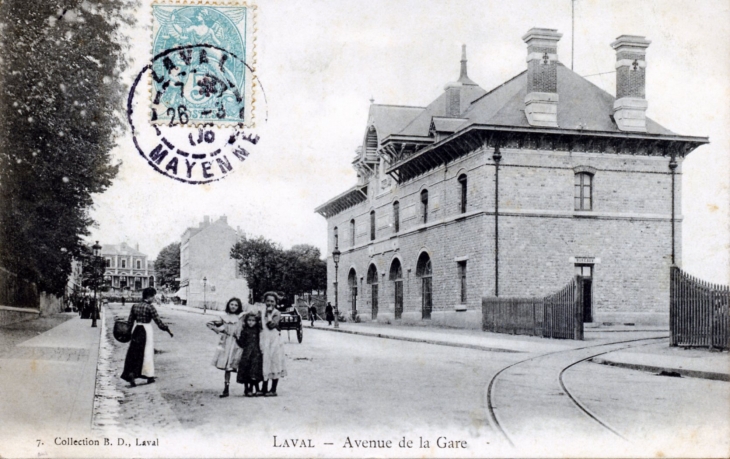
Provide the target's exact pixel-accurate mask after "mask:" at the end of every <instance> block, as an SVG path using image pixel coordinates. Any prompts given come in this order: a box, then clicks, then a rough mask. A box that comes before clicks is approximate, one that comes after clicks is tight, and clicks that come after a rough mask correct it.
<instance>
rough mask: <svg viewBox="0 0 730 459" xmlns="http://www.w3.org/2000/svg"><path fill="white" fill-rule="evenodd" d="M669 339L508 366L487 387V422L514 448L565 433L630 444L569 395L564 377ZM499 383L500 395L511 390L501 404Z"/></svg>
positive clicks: (542, 357)
mask: <svg viewBox="0 0 730 459" xmlns="http://www.w3.org/2000/svg"><path fill="white" fill-rule="evenodd" d="M667 338H668V337H667V336H658V337H648V338H638V339H630V340H622V341H614V342H610V343H602V344H597V345H592V346H584V347H580V348H575V349H569V350H560V351H555V352H549V353H545V354H540V355H536V356H533V357H530V358H527V359H524V360H520V361H518V362H515V363H513V364H511V365H508V366H506V367H504V368H502V369H501V370H500V371H498V372H497V373H496V374H494V376H493V377H492V378H491V380H490V381H489V384H488V385H487V390H486V405H487V411H488V413H487V414H488V418H489V421H490V423H491V424H492V426H493V428H494V429H495V430H496V431H497V432H499V435H501V436H502V437H503V438H504V439H505V440H506V441H507V442H508V443H509V444H510V445H511V446H513V447H519V446H520V444H521V443H522V442H528V441H531V440H532V439H531V438H530V437H532V436H533V435H534V436H535V437H539V435H540V433H543V434H550V435H553V434H555V432H559V431H560V430H561V429H562V430H564V431H576V429H580V430H582V431H585V432H588V431H591V432H592V433H594V434H598V435H600V434H607V435H608V436H609V437H612V438H613V440H614V441H615V440H616V439H620V440H622V441H624V442H628V441H629V439H627V438H626V437H625V436H624V435H623V434H622V433H621V432H620V431H619V430H618V429H616V428H615V427H614V426H611V425H610V424H609V423H608V422H606V421H605V420H604V419H601V417H600V416H599V415H598V414H596V413H594V412H593V411H591V410H590V409H588V407H587V406H586V405H585V404H584V403H582V402H581V401H580V400H579V399H578V397H577V396H576V395H574V394H573V393H572V392H571V390H570V388H569V387H568V386H567V385H566V383H565V381H564V378H563V376H564V374H565V372H566V371H568V370H569V369H570V368H572V367H574V366H576V365H578V364H580V363H582V362H585V361H588V360H590V359H592V358H594V357H597V356H600V355H604V354H608V353H611V352H615V351H620V350H623V349H628V348H631V347H640V346H646V345H650V344H653V343H655V342H657V340H661V339H667ZM596 351H598V352H596ZM520 370H523V371H525V370H526V373H519V372H518V371H520ZM521 377H522V378H521ZM498 383H500V385H499V387H502V386H504V387H505V388H504V389H501V390H502V391H504V390H507V388H509V389H510V391H509V393H508V394H503V396H502V397H501V398H500V397H499V395H498V393H497V392H498ZM556 383H557V384H556ZM504 395H509V397H505V396H504ZM531 410H533V411H534V412H535V413H534V416H530V419H529V420H528V421H525V416H526V415H527V414H528V413H529V414H531V413H530V411H531ZM523 421H524V422H523ZM561 421H564V424H565V425H562V426H561V425H560V424H561ZM522 424H525V425H522ZM550 429H553V430H552V431H551V430H550Z"/></svg>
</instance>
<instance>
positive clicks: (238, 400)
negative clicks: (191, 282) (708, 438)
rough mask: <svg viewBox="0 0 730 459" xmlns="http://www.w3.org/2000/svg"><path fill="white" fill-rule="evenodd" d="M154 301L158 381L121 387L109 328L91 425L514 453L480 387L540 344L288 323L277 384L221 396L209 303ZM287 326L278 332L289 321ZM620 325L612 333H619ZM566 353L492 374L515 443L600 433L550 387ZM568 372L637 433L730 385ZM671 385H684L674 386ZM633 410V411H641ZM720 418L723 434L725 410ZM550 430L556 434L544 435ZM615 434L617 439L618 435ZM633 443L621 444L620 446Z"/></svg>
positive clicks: (257, 445) (612, 419) (600, 406)
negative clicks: (437, 341)
mask: <svg viewBox="0 0 730 459" xmlns="http://www.w3.org/2000/svg"><path fill="white" fill-rule="evenodd" d="M128 310H129V307H126V308H123V309H122V308H121V306H119V305H112V306H111V307H110V308H109V309H108V311H107V324H108V325H111V323H112V319H113V316H114V315H115V314H116V315H126V313H127V311H128ZM160 312H161V315H162V317H163V319H164V320H166V321H167V322H168V323H169V324H170V326H171V328H172V330H173V331H174V333H175V338H173V339H171V338H170V337H169V336H167V335H166V334H163V333H157V334H156V335H155V338H156V342H155V344H156V349H157V351H156V367H157V373H158V377H159V378H158V380H157V383H155V384H151V385H143V386H138V387H136V388H129V387H127V384H126V383H124V382H123V381H121V380H120V379H118V378H117V376H118V375H119V374H120V373H121V367H122V365H123V359H124V352H125V351H126V345H121V344H119V343H117V342H115V341H113V340H111V339H110V336H109V335H110V328H109V329H107V335H108V336H107V339H108V341H107V344H108V345H109V349H108V355H107V356H106V360H107V361H108V362H107V364H108V365H107V366H106V367H104V368H105V369H104V370H100V373H101V374H100V382H101V384H100V390H102V392H104V391H105V393H106V394H107V395H106V396H107V397H108V398H109V400H108V401H111V403H109V404H108V406H109V407H110V408H109V411H106V413H107V416H106V418H105V419H104V425H103V426H98V428H99V429H100V430H99V432H101V433H104V432H107V433H109V432H113V433H115V434H116V433H118V432H126V433H127V434H128V435H130V436H137V437H139V436H143V435H147V436H150V435H153V436H154V435H157V436H163V437H165V436H166V437H165V438H174V439H175V441H176V443H177V444H176V445H175V446H177V447H180V448H183V445H185V444H188V445H190V444H197V445H201V444H203V443H204V444H207V445H211V444H214V445H216V448H217V449H215V451H210V450H200V451H198V450H196V451H195V452H196V453H197V454H202V453H204V452H206V451H207V453H208V454H213V455H221V454H230V455H249V456H250V455H254V456H255V455H260V454H265V455H280V456H281V455H285V454H287V455H289V454H292V453H296V454H297V455H300V456H311V455H320V454H324V455H333V456H334V455H337V456H342V455H349V454H358V455H363V454H373V453H369V452H368V451H365V450H364V449H359V450H358V449H357V448H355V449H354V451H353V452H351V451H350V449H349V448H347V447H346V446H347V443H346V442H347V440H348V438H349V440H350V442H351V443H353V445H354V440H356V439H357V440H391V441H392V442H393V447H392V449H390V450H389V451H387V452H384V453H383V454H390V455H408V456H420V455H423V454H436V455H452V456H465V455H467V456H470V455H491V454H499V453H507V454H510V451H511V452H512V454H514V450H512V449H511V447H510V446H509V445H508V444H507V442H506V440H505V439H504V437H503V436H502V435H501V434H500V433H499V431H498V430H497V429H495V428H494V427H492V426H491V425H490V420H489V414H488V410H487V400H486V399H487V397H486V394H487V387H488V384H489V382H490V381H491V379H492V378H493V377H494V376H495V374H497V372H499V371H500V370H501V369H503V368H504V367H506V366H509V365H512V364H514V363H517V362H519V361H520V360H524V359H526V358H529V357H535V356H536V354H530V353H505V352H485V351H481V350H474V349H462V348H454V347H445V346H438V345H432V344H425V343H412V342H404V341H396V340H388V339H379V338H373V337H366V336H357V335H349V334H341V333H332V332H328V331H324V330H311V329H308V328H305V333H304V342H303V343H302V344H298V343H297V342H296V337H295V336H294V334H292V340H291V342H286V345H285V350H286V354H287V363H288V370H289V375H288V377H287V378H285V379H283V380H282V381H281V384H280V387H279V396H278V397H276V398H265V399H264V398H244V397H242V396H241V395H242V392H243V390H242V389H243V388H242V386H238V385H234V386H233V388H232V389H233V391H232V392H233V394H232V396H231V397H229V398H227V399H220V398H218V394H219V393H220V392H221V390H222V388H223V373H222V372H221V371H219V370H217V369H215V368H214V367H213V366H212V365H211V362H210V361H211V359H212V355H213V352H214V349H215V345H216V342H217V337H216V335H214V334H213V333H212V332H210V331H209V330H208V329H206V328H205V323H206V322H207V321H208V320H210V319H211V317H210V316H209V315H206V316H204V315H200V314H191V313H187V312H180V311H173V310H170V309H169V308H166V307H164V306H163V307H161V308H160ZM282 333H283V335H284V339H285V340H286V332H282ZM622 338H623V339H625V337H623V336H618V335H617V336H615V338H614V339H616V340H621V339H622ZM103 346H104V345H102V347H103ZM571 352H573V353H575V352H579V351H571ZM103 356H104V351H103V350H102V357H103ZM561 356H562V357H561ZM574 358H575V355H571V356H567V357H566V355H565V354H555V355H554V356H553V357H548V358H546V359H535V360H534V361H533V362H532V363H531V364H530V365H529V366H521V365H518V366H515V367H513V368H514V371H511V372H509V374H506V373H507V372H505V376H508V377H506V378H505V379H503V380H500V381H499V382H498V383H497V385H496V389H495V391H496V392H495V393H496V400H497V401H498V403H497V405H498V407H497V408H498V409H499V410H500V411H499V413H500V416H501V419H500V420H501V421H502V422H503V423H504V425H505V427H506V428H507V429H508V430H509V431H510V432H513V433H516V434H517V435H516V438H517V439H518V440H519V444H518V445H517V447H518V448H519V449H518V451H535V452H540V451H542V453H543V454H544V453H546V452H547V451H548V449H550V448H553V449H554V448H556V447H564V448H563V451H576V450H580V448H578V447H576V448H571V447H568V446H567V445H570V444H577V445H585V444H587V443H591V441H592V440H593V439H600V438H606V437H605V435H606V433H605V432H604V431H603V429H602V428H600V426H595V427H594V426H593V425H592V424H591V422H590V420H587V419H586V418H585V415H584V414H583V413H582V412H580V411H579V410H578V409H576V408H575V407H572V406H569V405H566V404H565V400H563V399H565V396H564V395H560V394H559V391H560V390H559V385H558V384H557V373H556V371H558V370H561V369H562V368H563V367H564V366H565V365H564V364H565V363H566V362H568V361H570V360H571V359H574ZM100 368H101V367H100ZM564 379H565V383H566V385H567V386H568V387H569V388H570V389H571V391H574V392H575V393H576V394H577V396H578V397H579V398H585V400H586V403H587V404H588V406H589V407H590V408H591V410H595V412H597V413H598V414H599V415H600V416H605V417H606V418H607V420H608V421H609V423H610V424H612V425H614V426H615V427H617V428H618V429H619V430H621V429H623V430H621V431H622V432H624V433H625V434H626V435H627V436H628V437H631V438H632V439H642V438H645V437H646V434H650V433H651V432H653V430H652V429H650V430H649V431H648V432H645V433H644V434H642V435H643V436H642V435H638V436H637V435H636V429H637V426H638V427H639V428H641V427H644V428H646V426H655V425H656V426H661V429H664V430H662V431H663V432H668V431H671V430H672V429H678V428H682V427H683V426H685V421H686V419H684V418H683V417H681V416H675V417H674V418H673V419H672V418H671V417H668V416H667V413H671V412H672V411H673V412H675V413H677V412H682V411H683V410H686V413H688V414H689V415H690V416H691V417H692V418H693V419H695V418H696V414H697V413H699V412H700V411H702V410H703V409H710V410H711V409H712V408H711V407H707V406H705V405H706V403H705V405H701V406H704V408H698V406H697V405H695V403H698V400H701V402H707V401H708V400H720V401H721V402H722V403H725V402H726V401H727V395H728V387H729V386H727V383H721V382H715V381H703V380H692V379H690V378H681V379H680V378H663V377H657V376H653V375H647V374H644V373H640V372H635V371H630V370H622V369H617V368H611V367H606V366H601V365H597V364H593V363H583V364H579V365H577V366H575V367H573V368H571V369H570V370H568V371H566V374H565V378H564ZM647 381H651V382H652V383H653V384H651V385H650V384H649V383H648V382H647ZM708 383H714V384H708ZM556 387H558V389H556ZM678 391H679V392H683V393H684V394H685V395H686V396H682V397H676V396H675V395H674V394H676V393H677V392H678ZM546 394H547V395H548V397H547V398H546V397H544V396H545V395H546ZM649 395H652V396H649ZM117 400H118V401H117ZM510 406H511V408H512V409H510ZM716 406H717V407H718V408H722V407H723V406H724V405H721V404H720V405H716ZM111 407H113V408H111ZM726 412H727V411H725V413H726ZM109 413H112V414H111V415H110V414H109ZM637 413H641V416H640V417H639V418H637ZM719 418H720V416H715V417H714V418H712V421H713V422H716V421H717V420H718V419H719ZM699 422H700V425H699V427H700V428H702V427H703V426H702V425H701V420H700V421H699ZM718 422H719V421H718ZM546 426H549V428H547V429H546ZM576 426H578V427H576ZM715 428H716V432H719V433H720V434H724V435H725V436H726V437H727V432H729V430H728V429H727V425H726V423H725V424H722V423H721V422H720V423H719V424H716V425H715ZM698 432H699V431H698ZM545 433H547V434H550V435H553V437H552V438H550V437H549V436H544V435H542V434H545ZM556 433H557V436H555V434H556ZM706 433H707V432H706V429H705V430H703V431H702V432H699V434H701V435H700V436H702V437H704V436H705V434H706ZM275 435H276V436H277V440H278V444H279V445H281V444H282V441H283V440H282V439H286V438H297V439H301V438H305V439H311V440H312V443H313V444H314V446H315V449H311V450H309V449H303V450H299V449H297V450H296V451H294V450H291V449H279V448H276V447H275V446H274V445H275V442H274V436H275ZM403 437H406V440H412V441H413V442H414V443H413V448H412V449H398V448H397V447H396V446H397V443H398V442H399V440H401V439H402V438H403ZM419 437H423V439H424V440H428V441H429V446H430V449H429V450H426V449H417V446H418V443H419ZM438 437H445V438H446V439H447V441H449V440H459V441H466V442H467V445H468V447H467V449H466V450H461V449H449V448H445V449H441V448H438V447H437V446H436V444H435V442H436V439H437V438H438ZM232 438H237V439H239V440H234V441H232V440H231V439H232ZM698 438H699V437H698ZM178 439H179V440H180V441H179V442H178V441H177V440H178ZM610 442H613V444H614V445H615V444H617V443H616V441H615V439H611V440H610V441H609V443H610ZM328 443H331V445H330V444H328ZM441 444H444V443H443V439H442V443H441ZM452 445H453V444H452ZM634 446H635V445H634ZM634 446H632V444H629V446H628V448H629V450H631V448H632V447H634ZM546 448H548V449H546ZM180 451H181V452H184V453H187V454H190V453H191V451H190V450H180ZM427 451H429V452H427ZM657 451H660V450H657ZM673 452H674V451H664V454H673Z"/></svg>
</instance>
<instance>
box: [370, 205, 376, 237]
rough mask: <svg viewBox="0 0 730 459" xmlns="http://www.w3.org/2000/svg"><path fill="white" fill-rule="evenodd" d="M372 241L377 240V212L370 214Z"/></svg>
mask: <svg viewBox="0 0 730 459" xmlns="http://www.w3.org/2000/svg"><path fill="white" fill-rule="evenodd" d="M370 240H371V241H374V240H375V211H374V210H373V211H371V212H370Z"/></svg>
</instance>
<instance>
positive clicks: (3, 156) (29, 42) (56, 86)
mask: <svg viewBox="0 0 730 459" xmlns="http://www.w3.org/2000/svg"><path fill="white" fill-rule="evenodd" d="M130 6H131V4H130V1H129V0H84V1H81V0H31V1H28V0H5V1H3V2H1V3H0V49H1V50H2V52H1V53H0V56H1V57H0V260H1V261H2V265H3V266H4V267H5V268H7V269H9V270H11V271H13V272H15V273H16V274H18V275H19V276H21V277H23V278H25V279H27V280H30V281H33V282H36V283H37V284H38V286H39V288H40V289H41V290H45V291H47V292H49V293H55V294H60V293H61V292H63V290H64V287H65V285H66V280H67V278H68V275H69V274H70V272H71V259H72V258H73V257H77V258H78V257H80V256H81V255H82V250H83V249H82V246H83V241H82V237H84V236H87V235H88V234H89V230H88V228H89V227H90V226H91V225H92V224H93V223H94V222H93V221H92V219H91V218H90V217H89V209H90V207H91V206H92V204H93V194H95V193H102V192H104V191H105V190H106V189H107V188H108V187H109V186H110V185H111V183H112V179H114V177H115V176H116V174H117V171H118V168H119V165H118V164H112V158H111V156H110V152H111V150H112V148H114V146H115V145H116V143H115V142H116V138H117V137H118V135H119V134H120V133H121V132H122V131H123V129H124V123H123V118H122V114H123V108H124V96H125V88H124V86H123V85H122V83H121V79H120V73H121V71H122V70H123V69H124V65H125V63H124V59H123V54H122V52H123V47H122V45H121V43H122V42H123V41H124V40H125V38H124V37H123V36H122V35H121V34H120V28H121V26H122V25H123V24H125V23H126V24H131V23H132V20H133V19H132V16H130V15H128V14H127V11H131V10H132V9H131V8H130Z"/></svg>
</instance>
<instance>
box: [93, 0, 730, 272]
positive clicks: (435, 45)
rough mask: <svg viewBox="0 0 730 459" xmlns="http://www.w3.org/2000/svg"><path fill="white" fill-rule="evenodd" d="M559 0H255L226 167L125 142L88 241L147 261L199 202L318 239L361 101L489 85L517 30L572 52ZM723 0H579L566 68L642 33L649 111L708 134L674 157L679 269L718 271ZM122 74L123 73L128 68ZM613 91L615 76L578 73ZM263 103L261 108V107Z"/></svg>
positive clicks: (341, 181)
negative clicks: (462, 76) (163, 157)
mask: <svg viewBox="0 0 730 459" xmlns="http://www.w3.org/2000/svg"><path fill="white" fill-rule="evenodd" d="M144 1H145V3H146V5H145V6H144V7H143V8H141V9H140V10H139V13H138V14H139V24H140V25H139V26H138V27H137V30H135V31H133V33H134V37H135V42H134V43H133V48H132V49H131V50H130V54H131V55H134V56H143V57H142V58H138V60H137V62H135V63H134V64H133V65H132V69H134V70H135V73H136V72H137V71H138V70H139V69H140V68H141V67H142V66H143V65H144V64H145V63H146V62H145V60H144V59H147V58H148V57H149V56H150V47H151V21H152V20H151V17H150V16H151V14H150V12H151V9H150V8H149V3H148V1H149V0H144ZM570 4H571V2H570V0H513V1H510V2H503V1H498V0H474V1H468V0H461V1H448V2H447V1H441V0H439V1H426V0H412V1H410V0H409V1H404V0H387V1H381V0H368V1H366V2H365V1H362V0H348V1H344V0H337V1H291V0H287V1H284V0H271V1H269V0H260V1H259V2H258V5H259V8H258V34H257V40H258V41H257V51H258V62H257V68H256V71H257V74H258V77H259V78H260V80H261V82H262V83H263V86H264V89H265V91H266V98H267V101H268V106H267V108H268V121H267V122H266V123H260V124H259V126H257V129H256V132H257V133H258V134H259V135H260V136H261V140H260V142H259V144H258V145H257V146H256V147H255V148H254V149H253V153H252V155H251V156H250V157H249V159H248V160H247V161H246V162H245V163H244V164H238V165H236V169H235V171H234V173H232V174H231V175H229V176H228V177H227V178H225V179H224V180H222V181H220V182H214V183H213V184H210V185H205V186H200V185H189V184H182V183H178V182H176V181H174V180H171V179H169V178H167V177H164V176H162V175H160V174H158V173H157V172H155V171H153V170H152V169H151V168H149V166H148V165H147V163H146V161H144V160H143V159H142V158H141V157H140V156H139V154H138V153H137V151H136V150H135V149H134V146H133V145H132V142H131V137H129V136H128V137H126V138H124V139H122V140H121V141H120V145H121V146H120V148H119V150H118V151H117V152H116V155H117V157H118V158H119V159H120V160H121V161H122V162H123V166H122V168H121V172H120V174H119V176H118V178H117V179H116V181H115V183H114V185H113V186H112V187H111V188H110V189H109V190H108V191H107V192H106V193H104V194H103V195H100V196H97V197H96V205H95V209H94V211H93V212H92V216H93V217H94V218H95V219H96V220H97V221H98V222H99V225H98V228H96V229H94V230H93V233H92V237H91V240H95V239H99V240H100V241H102V242H104V243H119V242H122V241H127V242H129V243H131V244H134V243H139V246H140V250H141V251H143V252H145V253H147V254H148V255H149V256H150V257H151V258H154V257H156V256H157V253H158V252H159V250H160V249H161V248H162V247H164V246H165V245H167V244H169V243H172V242H176V241H179V238H180V235H181V234H182V232H183V231H184V230H185V228H186V227H187V226H191V225H196V224H197V222H199V221H200V220H202V217H203V215H206V214H207V215H211V216H212V217H214V218H215V217H217V216H220V215H223V214H225V215H227V216H228V220H229V223H230V224H231V225H232V226H233V227H236V226H240V227H241V228H242V229H243V230H244V231H246V232H247V233H248V234H253V235H264V236H265V237H267V238H269V239H272V240H274V241H277V242H280V243H282V244H283V245H284V246H286V247H289V246H291V245H293V244H299V243H309V244H314V245H316V246H318V247H320V248H321V249H322V250H323V252H324V251H325V250H326V224H325V220H324V218H322V217H320V216H319V215H317V214H315V213H314V208H315V207H316V206H318V205H319V204H322V203H323V202H325V201H327V200H328V199H330V198H331V197H333V196H334V195H336V194H338V193H340V192H342V191H344V190H345V189H347V188H348V187H350V186H352V185H353V184H354V182H355V173H354V171H353V170H352V168H351V167H350V162H351V160H352V158H353V156H354V152H355V148H356V147H357V146H358V145H359V144H360V143H361V141H362V136H363V134H364V130H365V122H366V119H367V113H368V107H369V99H370V97H371V96H372V97H374V98H375V101H376V103H392V104H402V105H426V104H428V103H429V102H431V101H432V100H433V99H434V98H436V97H437V96H438V95H439V94H440V93H441V91H443V86H444V84H445V83H447V82H450V81H453V80H455V79H456V78H457V77H458V74H459V59H460V50H461V44H462V43H465V44H466V45H467V52H468V59H469V76H470V77H471V78H472V79H473V80H474V81H475V82H477V83H478V84H480V85H481V86H482V87H483V88H485V89H487V90H489V89H491V88H493V87H495V86H497V85H499V84H501V83H502V82H504V81H505V80H507V79H508V78H511V77H512V76H514V75H516V74H517V73H519V72H521V71H522V70H523V69H524V68H526V62H525V58H526V48H525V44H524V43H523V42H522V40H521V37H522V35H524V33H525V32H527V30H528V29H530V28H531V27H535V26H537V27H548V28H555V29H558V31H559V32H561V33H563V38H562V40H561V41H560V43H559V49H558V56H559V59H560V60H561V61H562V62H563V63H564V64H565V65H568V66H569V65H570V59H571V55H570V40H571V30H570V28H571V27H570V26H571V11H570ZM727 24H730V2H729V1H728V0H701V1H697V0H686V1H679V0H674V1H672V0H658V1H649V0H642V1H637V0H577V2H576V31H575V70H576V71H577V72H578V73H579V74H581V75H590V74H595V73H600V72H610V71H612V70H614V63H615V54H614V50H613V49H612V48H611V47H610V46H609V45H610V43H611V42H612V41H613V40H615V38H616V37H617V36H619V35H622V34H636V35H645V36H646V37H647V38H649V39H650V40H652V44H651V46H650V47H649V50H648V54H647V63H648V68H647V99H648V101H649V109H648V116H649V117H651V118H653V119H654V120H655V121H657V122H659V123H660V124H662V125H664V126H665V127H667V128H669V129H671V130H673V131H675V132H677V133H679V134H685V135H698V136H709V137H710V141H711V144H710V145H709V146H704V147H701V148H699V149H698V150H696V151H695V152H693V153H691V154H690V156H689V158H688V159H687V160H686V162H685V163H684V176H683V177H682V185H683V188H684V190H683V196H682V198H683V203H682V212H683V215H684V218H685V220H684V223H683V258H684V262H683V266H684V268H685V269H687V270H689V271H690V272H692V273H693V274H696V275H699V276H700V277H703V278H705V279H707V280H711V281H715V282H724V283H728V281H730V255H729V254H730V188H729V186H728V184H729V178H730V154H729V152H730V135H729V134H728V126H730V103H728V102H729V101H730V97H729V96H730V90H729V84H728V82H729V81H730V28H729V27H728V26H727ZM130 78H131V76H130ZM589 79H590V80H591V81H592V82H594V83H595V84H597V85H599V86H600V87H602V88H604V89H605V90H607V91H608V92H609V93H611V94H615V75H614V74H608V75H603V76H598V77H590V78H589ZM261 115H263V113H262V112H261V111H260V112H259V114H258V116H259V118H262V116H261Z"/></svg>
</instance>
